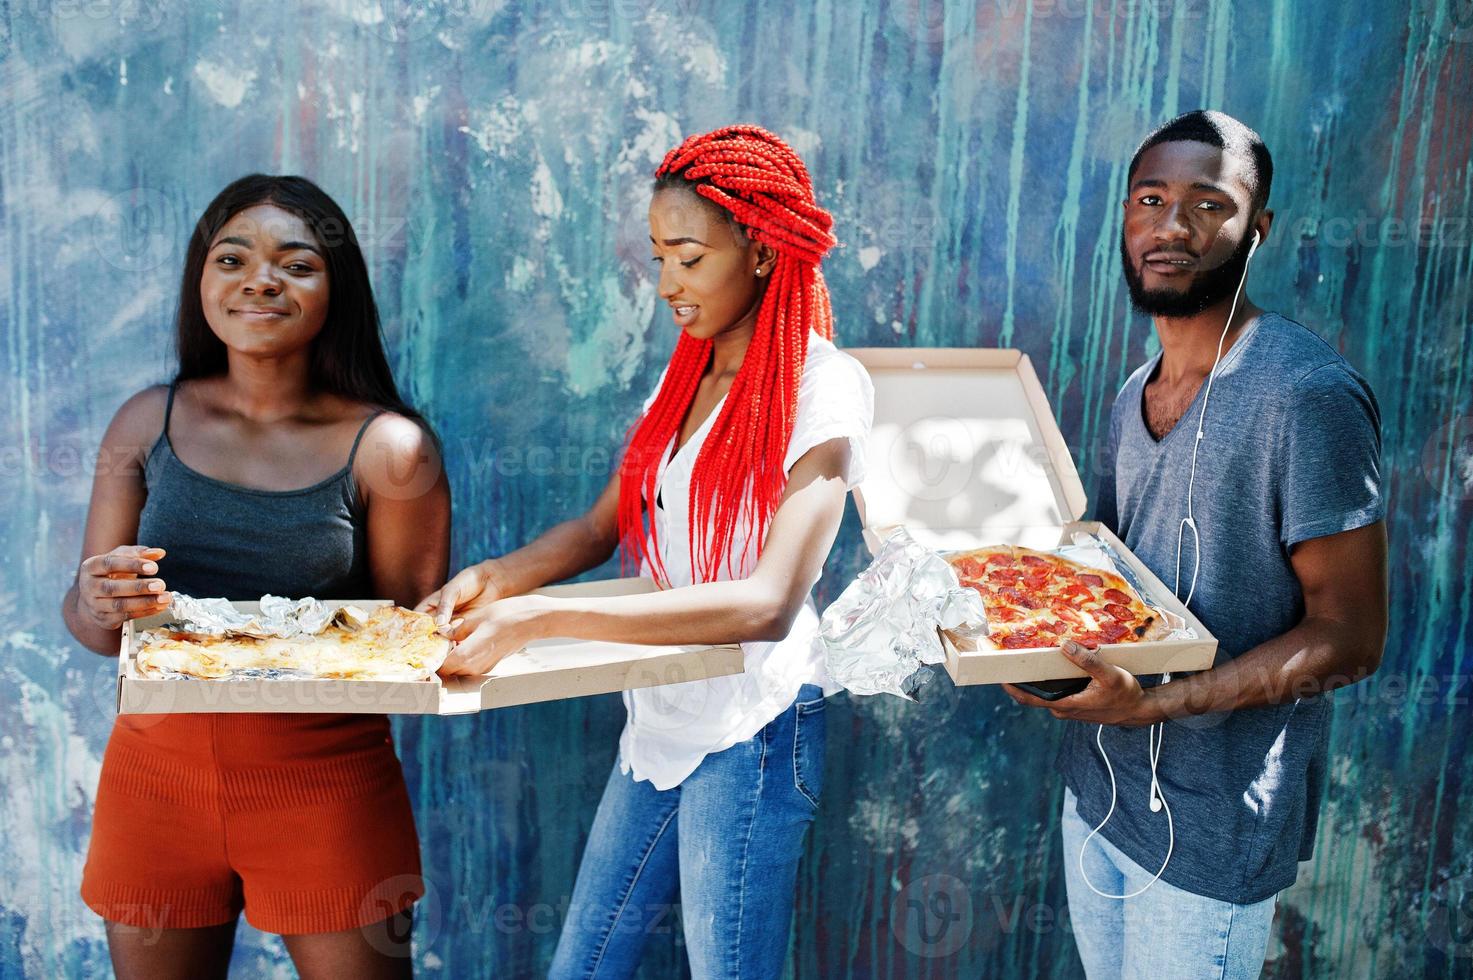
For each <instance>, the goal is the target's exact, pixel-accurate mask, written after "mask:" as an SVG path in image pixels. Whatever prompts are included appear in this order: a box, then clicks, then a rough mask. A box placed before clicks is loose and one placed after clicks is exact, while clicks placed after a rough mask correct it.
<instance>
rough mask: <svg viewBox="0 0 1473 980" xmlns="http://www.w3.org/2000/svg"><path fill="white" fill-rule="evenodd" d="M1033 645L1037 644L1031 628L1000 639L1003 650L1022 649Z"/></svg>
mask: <svg viewBox="0 0 1473 980" xmlns="http://www.w3.org/2000/svg"><path fill="white" fill-rule="evenodd" d="M1034 646H1038V641H1037V640H1035V639H1034V638H1033V631H1032V630H1024V631H1021V632H1018V633H1013V634H1012V635H1011V636H1005V637H1003V639H1002V648H1003V649H1004V650H1023V649H1026V648H1027V647H1034Z"/></svg>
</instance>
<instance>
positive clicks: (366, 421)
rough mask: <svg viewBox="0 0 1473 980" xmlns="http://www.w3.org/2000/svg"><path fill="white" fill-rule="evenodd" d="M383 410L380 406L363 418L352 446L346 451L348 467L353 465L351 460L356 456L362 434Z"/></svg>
mask: <svg viewBox="0 0 1473 980" xmlns="http://www.w3.org/2000/svg"><path fill="white" fill-rule="evenodd" d="M385 411H386V409H382V408H381V409H379V410H378V411H377V412H374V413H373V414H372V415H370V416H369V417H368V418H366V419H364V421H363V427H362V428H360V429H359V430H358V437H357V438H356V439H354V440H353V448H352V450H351V451H350V452H349V453H348V466H349V467H351V466H352V465H353V460H355V459H357V458H358V444H359V443H360V442H362V441H363V434H364V433H366V432H367V431H368V427H369V426H370V425H372V424H373V420H374V419H376V418H378V417H379V416H380V415H382V414H384V412H385Z"/></svg>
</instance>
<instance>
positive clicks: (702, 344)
mask: <svg viewBox="0 0 1473 980" xmlns="http://www.w3.org/2000/svg"><path fill="white" fill-rule="evenodd" d="M655 178H656V180H657V181H662V180H663V181H669V180H672V179H677V178H683V179H684V180H686V181H689V182H690V184H689V186H690V188H691V189H692V190H694V191H695V192H696V193H697V194H700V195H701V196H702V197H704V198H706V199H707V200H709V201H712V202H714V203H716V204H717V205H719V206H721V207H722V208H725V209H726V210H727V211H729V212H731V215H732V219H733V220H734V221H735V222H737V223H738V224H739V225H741V226H742V227H743V229H744V230H745V231H746V234H747V237H748V239H749V240H751V241H754V242H762V243H765V244H767V245H768V246H770V247H771V248H772V249H773V251H775V252H776V253H777V260H776V262H775V263H774V265H773V267H772V271H771V275H770V276H769V281H768V284H767V289H766V292H765V293H764V294H763V296H762V300H761V303H760V304H759V306H758V309H757V323H756V327H755V329H754V331H753V334H752V342H751V344H750V345H749V346H748V348H747V352H746V355H745V357H744V358H743V359H742V366H741V367H740V368H739V369H738V371H737V376H736V378H735V379H734V380H733V381H732V384H731V391H730V392H729V393H728V394H727V396H726V401H725V403H724V404H723V405H722V408H721V411H720V413H719V414H718V415H717V416H716V420H715V422H714V424H713V425H712V428H711V432H710V434H709V435H708V436H707V437H706V441H705V443H704V444H703V445H702V446H701V450H700V454H699V455H698V456H697V457H696V460H695V466H694V469H693V471H692V473H691V483H690V515H691V522H690V552H691V572H692V574H693V575H694V576H695V578H696V579H697V580H698V581H711V580H713V579H715V578H716V576H717V573H718V570H719V569H720V567H721V566H722V564H723V563H726V562H729V560H730V551H731V548H732V544H733V541H734V538H735V535H736V529H737V526H738V524H741V525H743V526H745V527H746V528H747V529H748V530H749V531H752V532H755V534H756V537H757V542H758V544H757V546H758V549H759V551H760V549H761V547H762V543H763V538H764V537H765V535H766V531H767V524H768V521H770V520H771V518H772V514H773V512H774V511H775V510H777V505H778V502H779V501H780V500H781V499H782V493H783V488H784V487H785V485H786V483H787V477H786V474H785V473H784V472H783V460H784V458H785V457H786V455H787V452H788V442H789V440H790V439H791V438H792V435H793V425H794V423H795V422H796V421H797V417H798V383H799V380H800V379H801V378H802V377H803V365H804V364H805V363H806V361H807V359H808V335H809V333H810V332H813V333H817V334H818V335H819V336H820V337H823V338H825V339H831V338H832V337H833V335H834V326H833V312H832V309H831V306H830V303H829V290H828V286H827V285H826V284H825V283H824V279H823V273H822V272H820V271H819V267H818V266H819V262H820V261H821V260H822V259H823V256H824V254H825V253H826V252H828V250H829V249H831V248H833V247H834V245H835V239H834V236H833V233H832V232H831V230H830V229H831V228H832V227H833V224H834V219H833V216H832V215H830V214H829V213H828V212H827V211H825V210H824V209H823V208H821V207H819V206H818V203H817V201H815V200H814V196H813V182H812V181H811V180H810V179H809V176H808V168H807V167H805V166H804V165H803V161H802V160H800V159H798V155H797V154H796V153H794V152H793V150H792V148H791V147H789V146H788V145H787V144H786V143H784V142H783V141H782V140H780V139H778V138H777V137H776V136H774V135H773V134H771V133H769V132H767V130H765V129H761V128H759V127H757V126H727V127H725V128H723V129H718V130H715V131H714V132H710V133H706V134H705V135H704V136H692V137H689V138H688V139H686V140H685V142H683V143H681V144H680V145H679V146H678V147H676V148H675V149H673V150H671V151H670V152H669V153H667V154H666V155H665V160H664V162H663V163H661V164H660V167H659V169H658V170H657V171H655ZM711 349H712V342H711V341H709V340H697V339H695V338H693V337H691V336H690V335H689V334H686V333H684V332H682V333H681V335H680V339H679V341H677V343H676V345H675V353H674V354H673V355H671V358H670V367H669V369H668V370H667V371H666V373H665V381H664V383H663V384H662V385H661V386H660V391H659V393H658V394H657V395H656V396H655V401H654V403H653V404H652V405H651V406H650V409H649V411H648V412H646V413H645V415H644V416H643V417H642V418H641V419H640V420H639V421H638V422H636V423H635V425H634V428H633V429H632V435H631V437H630V439H629V446H628V449H627V450H626V452H625V454H624V461H623V463H622V465H621V467H620V478H619V539H620V541H621V543H622V545H623V548H624V558H625V560H626V561H627V562H631V563H633V562H637V561H638V559H640V558H643V559H645V560H647V561H648V562H649V564H650V566H651V568H652V569H653V571H654V573H655V575H656V578H658V579H659V580H660V581H661V582H662V583H668V581H669V579H668V577H667V576H666V574H665V567H664V563H663V562H662V561H661V559H660V554H659V544H658V542H657V541H656V540H655V535H656V533H655V527H654V520H653V517H651V519H650V522H649V528H648V533H646V528H645V517H644V514H645V510H646V507H647V506H649V507H651V508H652V507H653V501H654V498H655V481H656V478H657V477H658V475H659V470H660V463H661V461H662V457H663V456H664V454H665V452H666V450H667V448H668V447H669V445H670V441H671V439H672V438H674V437H675V435H676V434H677V432H678V431H679V429H680V424H681V422H682V421H683V420H684V419H685V416H686V413H687V412H688V411H689V410H690V405H691V401H692V400H693V399H694V398H695V393H696V388H697V386H698V385H699V384H700V380H701V376H702V374H704V373H705V370H706V366H707V365H708V364H709V363H710V360H711Z"/></svg>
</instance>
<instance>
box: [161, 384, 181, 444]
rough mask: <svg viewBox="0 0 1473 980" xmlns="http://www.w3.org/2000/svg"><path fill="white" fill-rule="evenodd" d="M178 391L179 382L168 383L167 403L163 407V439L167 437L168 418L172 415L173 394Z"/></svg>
mask: <svg viewBox="0 0 1473 980" xmlns="http://www.w3.org/2000/svg"><path fill="white" fill-rule="evenodd" d="M177 390H179V382H178V381H172V382H170V383H169V401H168V402H167V403H166V404H165V405H164V438H165V439H167V438H168V437H169V418H170V417H171V416H172V415H173V414H174V392H175V391H177Z"/></svg>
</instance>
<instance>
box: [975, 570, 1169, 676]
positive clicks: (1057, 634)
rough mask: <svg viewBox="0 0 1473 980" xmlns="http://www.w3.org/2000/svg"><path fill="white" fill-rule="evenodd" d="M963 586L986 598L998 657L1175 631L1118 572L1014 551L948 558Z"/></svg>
mask: <svg viewBox="0 0 1473 980" xmlns="http://www.w3.org/2000/svg"><path fill="white" fill-rule="evenodd" d="M947 561H948V562H950V564H951V567H952V568H953V569H955V570H956V574H957V578H958V579H960V580H961V583H962V585H964V586H967V587H968V588H972V589H975V590H976V591H977V592H978V593H979V594H980V595H981V596H982V605H983V607H984V608H985V609H986V611H987V637H986V641H985V642H986V643H987V645H989V646H992V647H994V648H996V649H1000V650H1021V649H1029V648H1035V647H1056V646H1058V645H1059V643H1060V642H1061V641H1063V640H1066V639H1070V640H1075V641H1077V642H1080V643H1084V644H1086V645H1090V646H1098V645H1099V644H1102V643H1136V642H1140V641H1143V640H1158V639H1161V638H1162V637H1164V636H1165V635H1166V634H1167V633H1168V632H1170V628H1169V627H1168V626H1167V625H1166V623H1165V621H1164V617H1163V616H1162V615H1161V613H1160V611H1159V610H1156V609H1152V608H1151V607H1150V606H1148V605H1146V604H1145V603H1144V602H1142V601H1141V600H1140V598H1139V597H1138V596H1137V595H1136V593H1135V590H1134V589H1132V588H1131V587H1130V585H1129V584H1128V583H1127V582H1126V581H1125V580H1124V579H1123V578H1121V577H1120V576H1119V575H1117V574H1115V573H1114V572H1108V571H1104V570H1102V569H1098V568H1091V567H1090V566H1088V565H1084V564H1081V563H1079V562H1076V561H1072V560H1070V559H1068V558H1064V557H1063V556H1061V555H1055V554H1050V553H1048V552H1044V551H1034V550H1032V549H1030V548H1019V547H1016V546H1013V545H1000V546H996V547H991V548H981V549H978V550H976V551H966V552H960V553H956V554H952V555H948V556H947Z"/></svg>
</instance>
